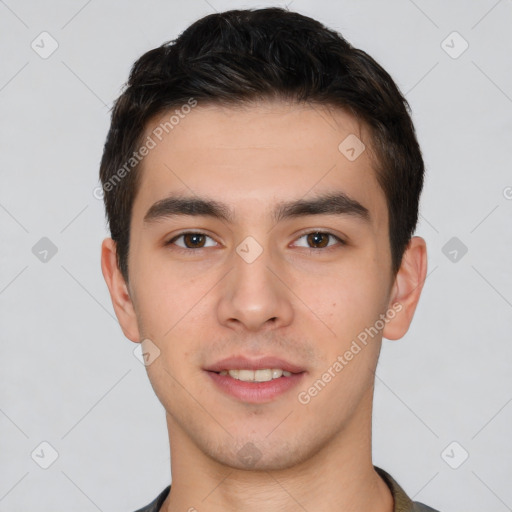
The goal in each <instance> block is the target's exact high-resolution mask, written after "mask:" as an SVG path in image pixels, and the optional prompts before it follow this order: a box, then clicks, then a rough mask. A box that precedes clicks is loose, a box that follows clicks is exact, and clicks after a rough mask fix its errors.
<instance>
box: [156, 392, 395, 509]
mask: <svg viewBox="0 0 512 512" xmlns="http://www.w3.org/2000/svg"><path fill="white" fill-rule="evenodd" d="M371 399H372V396H371V395H370V397H369V403H368V402H367V403H366V406H364V405H365V404H362V405H363V407H361V408H360V409H359V410H358V411H356V413H355V414H354V416H353V418H352V419H351V421H350V422H349V423H348V424H347V425H346V426H344V428H343V429H342V430H341V431H340V432H338V433H337V434H336V435H335V436H334V437H333V438H332V439H330V440H329V442H327V443H326V444H325V445H324V446H323V447H322V448H321V449H320V450H318V451H317V452H316V453H314V455H313V456H310V457H307V458H304V459H303V460H298V461H296V463H295V464H293V465H291V466H288V467H283V468H277V469H264V468H263V469H259V470H256V469H253V470H248V469H238V468H236V467H231V466H229V465H226V464H222V463H219V461H217V460H215V458H213V457H211V456H208V455H207V454H206V453H205V452H204V451H202V450H200V449H199V448H198V446H197V444H196V443H194V442H193V440H192V439H191V437H189V435H188V434H187V432H186V431H185V430H184V429H183V428H181V426H180V425H178V424H177V423H176V422H175V421H174V420H173V418H171V417H170V416H169V415H167V426H168V430H169V441H170V448H171V474H172V486H171V492H170V494H169V496H168V497H167V499H166V501H165V502H164V504H163V506H162V508H161V511H162V512H164V511H165V512H177V511H185V510H186V511H191V512H194V511H201V510H208V511H209V512H220V511H222V512H238V511H241V510H243V511H244V512H256V511H258V512H259V511H261V510H265V511H268V512H277V511H279V512H292V511H293V512H295V511H297V510H307V511H312V510H322V511H325V512H339V511H344V510H347V511H348V510H350V511H361V512H362V511H367V510H372V511H373V512H393V507H394V505H393V497H392V495H391V492H390V490H389V488H388V486H387V484H386V483H385V482H384V481H383V480H382V478H381V477H380V476H379V475H378V473H377V472H376V471H375V469H374V467H373V464H372V459H371V405H372V404H371V402H372V400H371ZM274 467H276V466H274Z"/></svg>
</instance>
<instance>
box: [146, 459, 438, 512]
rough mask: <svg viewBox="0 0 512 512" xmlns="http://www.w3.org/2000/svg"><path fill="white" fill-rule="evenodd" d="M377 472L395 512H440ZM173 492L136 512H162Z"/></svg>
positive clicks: (164, 494)
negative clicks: (412, 498)
mask: <svg viewBox="0 0 512 512" xmlns="http://www.w3.org/2000/svg"><path fill="white" fill-rule="evenodd" d="M374 468H375V471H377V473H378V474H379V475H380V476H381V477H382V479H383V480H384V482H386V484H388V487H389V489H390V491H391V494H392V495H393V501H394V507H393V512H439V511H437V510H434V509H433V508H430V507H427V505H423V503H418V502H417V501H412V500H411V498H409V496H407V494H405V492H404V490H403V489H402V488H401V487H400V486H399V485H398V483H397V482H396V481H395V480H394V479H393V478H392V477H391V475H389V474H388V473H386V472H385V471H384V470H383V469H380V468H378V467H377V466H374ZM170 490H171V486H170V485H168V486H167V487H166V488H165V489H164V490H163V491H162V492H161V493H160V494H159V495H158V496H157V497H156V498H155V499H154V500H153V501H152V502H151V503H150V504H149V505H146V506H145V507H142V508H141V509H139V510H137V511H136V512H160V507H161V506H162V505H163V503H164V501H165V499H166V498H167V496H168V495H169V492H170Z"/></svg>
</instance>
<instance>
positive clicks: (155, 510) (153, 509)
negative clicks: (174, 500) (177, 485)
mask: <svg viewBox="0 0 512 512" xmlns="http://www.w3.org/2000/svg"><path fill="white" fill-rule="evenodd" d="M170 490H171V486H170V485H168V486H167V487H166V488H165V489H164V490H163V491H162V492H161V493H160V494H159V495H158V496H157V497H156V498H155V499H154V500H153V501H152V502H151V503H149V504H148V505H146V506H145V507H142V508H139V509H138V510H136V511H135V512H159V510H160V507H161V506H162V505H163V503H164V501H165V499H166V498H167V496H168V495H169V492H170Z"/></svg>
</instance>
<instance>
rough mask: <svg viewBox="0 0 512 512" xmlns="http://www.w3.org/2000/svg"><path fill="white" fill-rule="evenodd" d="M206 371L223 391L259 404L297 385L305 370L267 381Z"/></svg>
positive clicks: (245, 400) (244, 400)
mask: <svg viewBox="0 0 512 512" xmlns="http://www.w3.org/2000/svg"><path fill="white" fill-rule="evenodd" d="M206 373H208V375H209V376H210V378H211V379H212V380H213V382H214V383H215V384H216V385H217V386H218V388H219V389H220V390H221V391H224V393H227V394H228V395H231V396H234V397H235V398H238V399H239V400H242V401H243V402H249V403H253V404H260V403H264V402H269V401H270V400H272V399H274V398H276V397H278V396H279V395H282V394H283V393H286V391H289V390H290V389H292V388H294V387H295V386H297V385H298V384H299V383H300V382H301V380H302V378H303V376H304V373H305V372H302V373H292V374H291V375H290V376H289V377H279V378H278V379H273V380H269V381H267V382H244V381H242V380H238V379H234V378H233V377H230V376H229V375H220V374H218V373H215V372H210V371H207V372H206Z"/></svg>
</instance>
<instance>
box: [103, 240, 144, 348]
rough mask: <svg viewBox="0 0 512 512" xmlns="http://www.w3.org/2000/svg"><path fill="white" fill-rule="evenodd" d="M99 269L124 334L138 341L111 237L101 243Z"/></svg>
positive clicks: (134, 316) (134, 320)
mask: <svg viewBox="0 0 512 512" xmlns="http://www.w3.org/2000/svg"><path fill="white" fill-rule="evenodd" d="M101 271H102V272H103V277H104V278H105V282H106V283H107V286H108V291H109V292H110V298H111V299H112V305H113V306H114V311H115V313H116V316H117V319H118V320H119V324H120V325H121V329H122V330H123V333H124V335H125V336H126V337H127V338H128V339H129V340H131V341H133V342H136V343H137V342H140V341H141V340H140V334H139V327H138V324H137V317H136V315H135V309H134V308H133V303H132V299H131V297H130V294H129V292H128V287H127V286H126V282H125V280H124V277H123V275H122V273H121V270H120V269H119V266H118V264H117V249H116V243H115V242H114V240H112V238H105V240H103V243H102V244H101Z"/></svg>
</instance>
